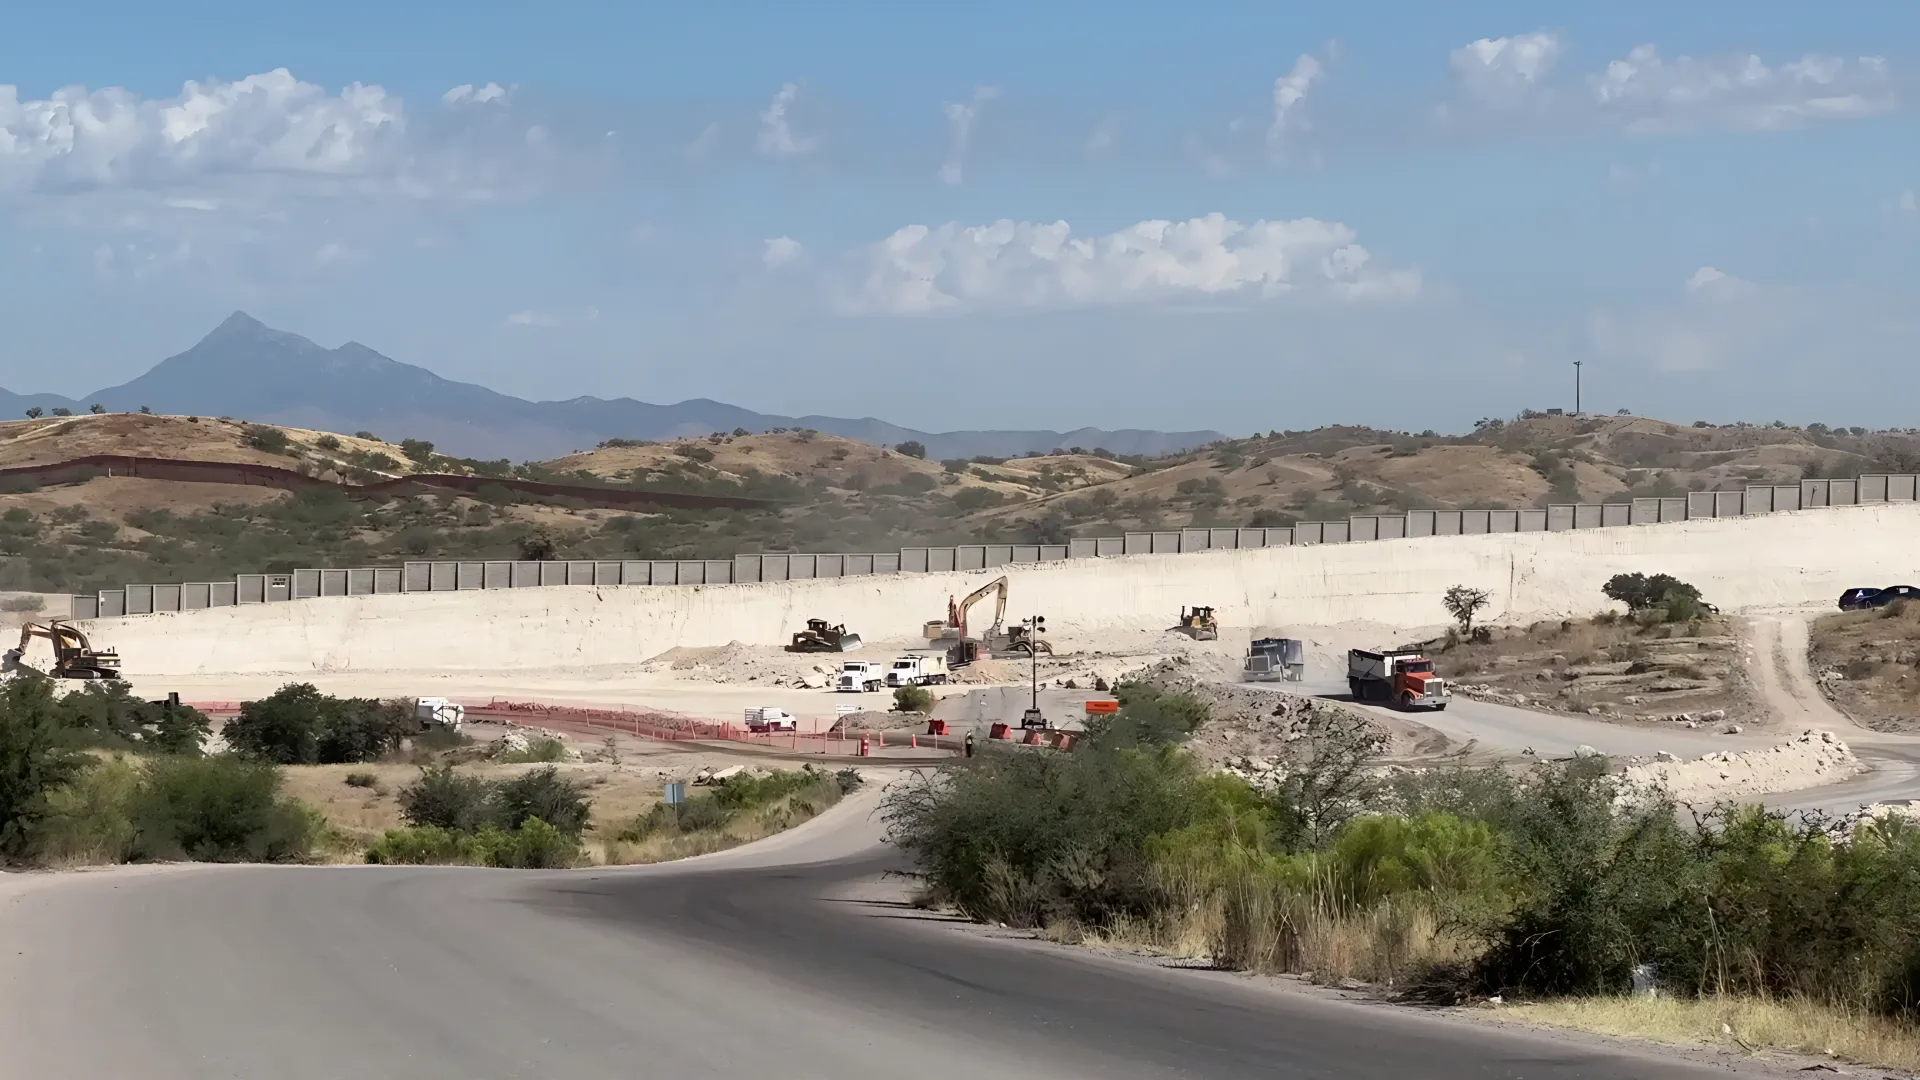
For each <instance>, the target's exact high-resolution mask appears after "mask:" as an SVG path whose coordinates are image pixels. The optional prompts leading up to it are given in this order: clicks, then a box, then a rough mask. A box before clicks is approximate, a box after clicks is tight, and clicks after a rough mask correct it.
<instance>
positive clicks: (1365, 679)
mask: <svg viewBox="0 0 1920 1080" xmlns="http://www.w3.org/2000/svg"><path fill="white" fill-rule="evenodd" d="M1347 689H1348V690H1350V691H1352V692H1353V700H1355V701H1382V702H1386V703H1388V704H1390V705H1398V706H1399V707H1401V708H1403V709H1417V708H1429V709H1436V710H1437V709H1444V708H1446V707H1447V702H1448V701H1450V700H1452V698H1453V691H1452V689H1450V688H1449V687H1448V686H1447V684H1446V681H1445V680H1443V679H1441V678H1440V677H1438V676H1436V675H1435V674H1434V673H1433V661H1432V660H1429V659H1428V658H1427V655H1426V653H1424V652H1422V651H1421V650H1419V649H1383V650H1381V651H1379V652H1373V651H1371V650H1368V649H1354V650H1352V651H1350V652H1348V653H1347Z"/></svg>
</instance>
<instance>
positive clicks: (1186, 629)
mask: <svg viewBox="0 0 1920 1080" xmlns="http://www.w3.org/2000/svg"><path fill="white" fill-rule="evenodd" d="M1174 629H1176V630H1178V631H1180V632H1181V633H1183V634H1185V635H1187V636H1188V637H1190V638H1192V639H1193V640H1195V641H1218V640H1219V639H1220V620H1219V619H1216V618H1214V617H1213V609H1212V608H1210V607H1199V606H1197V605H1196V606H1195V607H1194V608H1193V610H1192V611H1191V612H1189V611H1188V610H1187V609H1186V608H1181V609H1180V625H1179V626H1177V627H1175V628H1174Z"/></svg>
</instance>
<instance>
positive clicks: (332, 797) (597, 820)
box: [282, 763, 662, 845]
mask: <svg viewBox="0 0 1920 1080" xmlns="http://www.w3.org/2000/svg"><path fill="white" fill-rule="evenodd" d="M539 768H544V766H542V765H538V764H532V765H497V764H488V763H476V764H473V765H463V766H461V771H462V772H467V773H470V774H472V775H474V776H480V777H485V778H487V779H496V780H497V779H501V778H503V777H511V776H518V775H520V774H521V773H524V772H527V771H529V770H532V769H539ZM556 768H558V769H559V771H560V775H562V776H565V777H569V778H572V779H574V780H577V781H579V782H581V783H582V784H584V785H585V786H586V789H587V795H588V798H589V799H590V800H591V802H592V805H593V817H592V819H591V820H590V822H589V824H588V827H587V836H588V839H589V840H590V841H591V839H592V838H593V837H594V836H595V835H596V834H597V833H598V832H599V831H601V829H602V827H603V826H604V827H606V829H607V830H608V831H612V830H614V829H617V828H618V827H619V826H620V825H622V824H625V823H626V822H628V821H631V820H632V819H633V818H634V817H635V816H637V815H639V814H640V813H641V812H643V811H645V810H647V809H648V808H650V807H651V806H652V805H653V804H654V803H655V802H657V801H659V799H660V794H661V791H662V784H661V781H660V778H659V776H658V775H657V774H656V773H654V772H653V771H651V770H648V771H646V772H637V771H628V770H625V769H622V768H621V767H620V766H617V765H609V764H602V763H580V764H569V765H559V766H556ZM349 773H372V774H373V776H374V780H375V784H374V786H373V787H371V788H359V787H349V786H348V785H347V775H348V774H349ZM283 775H284V776H285V778H286V779H285V785H284V787H283V789H282V790H284V791H285V792H286V793H287V794H288V795H291V796H293V797H295V798H297V799H300V800H301V801H302V802H305V803H307V804H309V805H311V806H313V807H315V808H316V809H318V810H319V811H320V812H321V813H322V814H325V815H326V818H327V823H328V824H329V825H332V826H333V827H334V829H335V830H337V831H338V832H339V834H340V835H341V836H342V837H344V838H345V839H347V840H350V841H352V842H355V843H358V844H362V845H364V844H370V843H372V842H373V841H375V840H378V839H379V838H380V836H381V834H383V833H385V832H386V831H387V830H388V829H397V828H400V827H401V826H403V825H405V824H406V822H405V821H403V820H402V819H401V817H400V806H399V802H398V800H397V798H396V796H397V794H398V793H399V791H400V789H401V788H403V787H406V786H407V785H408V784H410V783H412V782H413V781H414V780H415V779H416V778H418V777H419V775H420V770H419V768H418V767H416V766H413V765H402V764H374V765H294V766H289V767H288V768H286V769H285V770H283Z"/></svg>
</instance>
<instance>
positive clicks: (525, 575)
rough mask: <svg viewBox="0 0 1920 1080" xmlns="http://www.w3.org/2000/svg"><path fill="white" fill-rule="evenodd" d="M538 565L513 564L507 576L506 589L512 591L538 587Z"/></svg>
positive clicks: (533, 563)
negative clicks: (511, 589) (512, 589)
mask: <svg viewBox="0 0 1920 1080" xmlns="http://www.w3.org/2000/svg"><path fill="white" fill-rule="evenodd" d="M540 565H541V564H539V563H537V562H515V563H514V564H513V570H512V571H511V572H510V573H509V574H508V577H507V580H508V587H509V588H514V589H533V588H538V587H539V585H540Z"/></svg>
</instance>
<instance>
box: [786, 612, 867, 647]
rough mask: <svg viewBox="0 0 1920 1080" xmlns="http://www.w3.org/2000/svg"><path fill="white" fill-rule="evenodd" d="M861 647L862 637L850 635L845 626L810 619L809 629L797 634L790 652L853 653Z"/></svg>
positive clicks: (808, 621)
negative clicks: (829, 624)
mask: <svg viewBox="0 0 1920 1080" xmlns="http://www.w3.org/2000/svg"><path fill="white" fill-rule="evenodd" d="M859 647H860V635H859V634H853V633H848V632H847V628H846V626H844V625H841V626H828V625H827V620H825V619H808V620H807V628H806V629H805V630H801V631H798V632H796V633H795V634H794V635H793V641H792V643H791V644H789V645H788V646H787V651H788V652H852V651H853V650H855V649H857V648H859Z"/></svg>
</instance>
